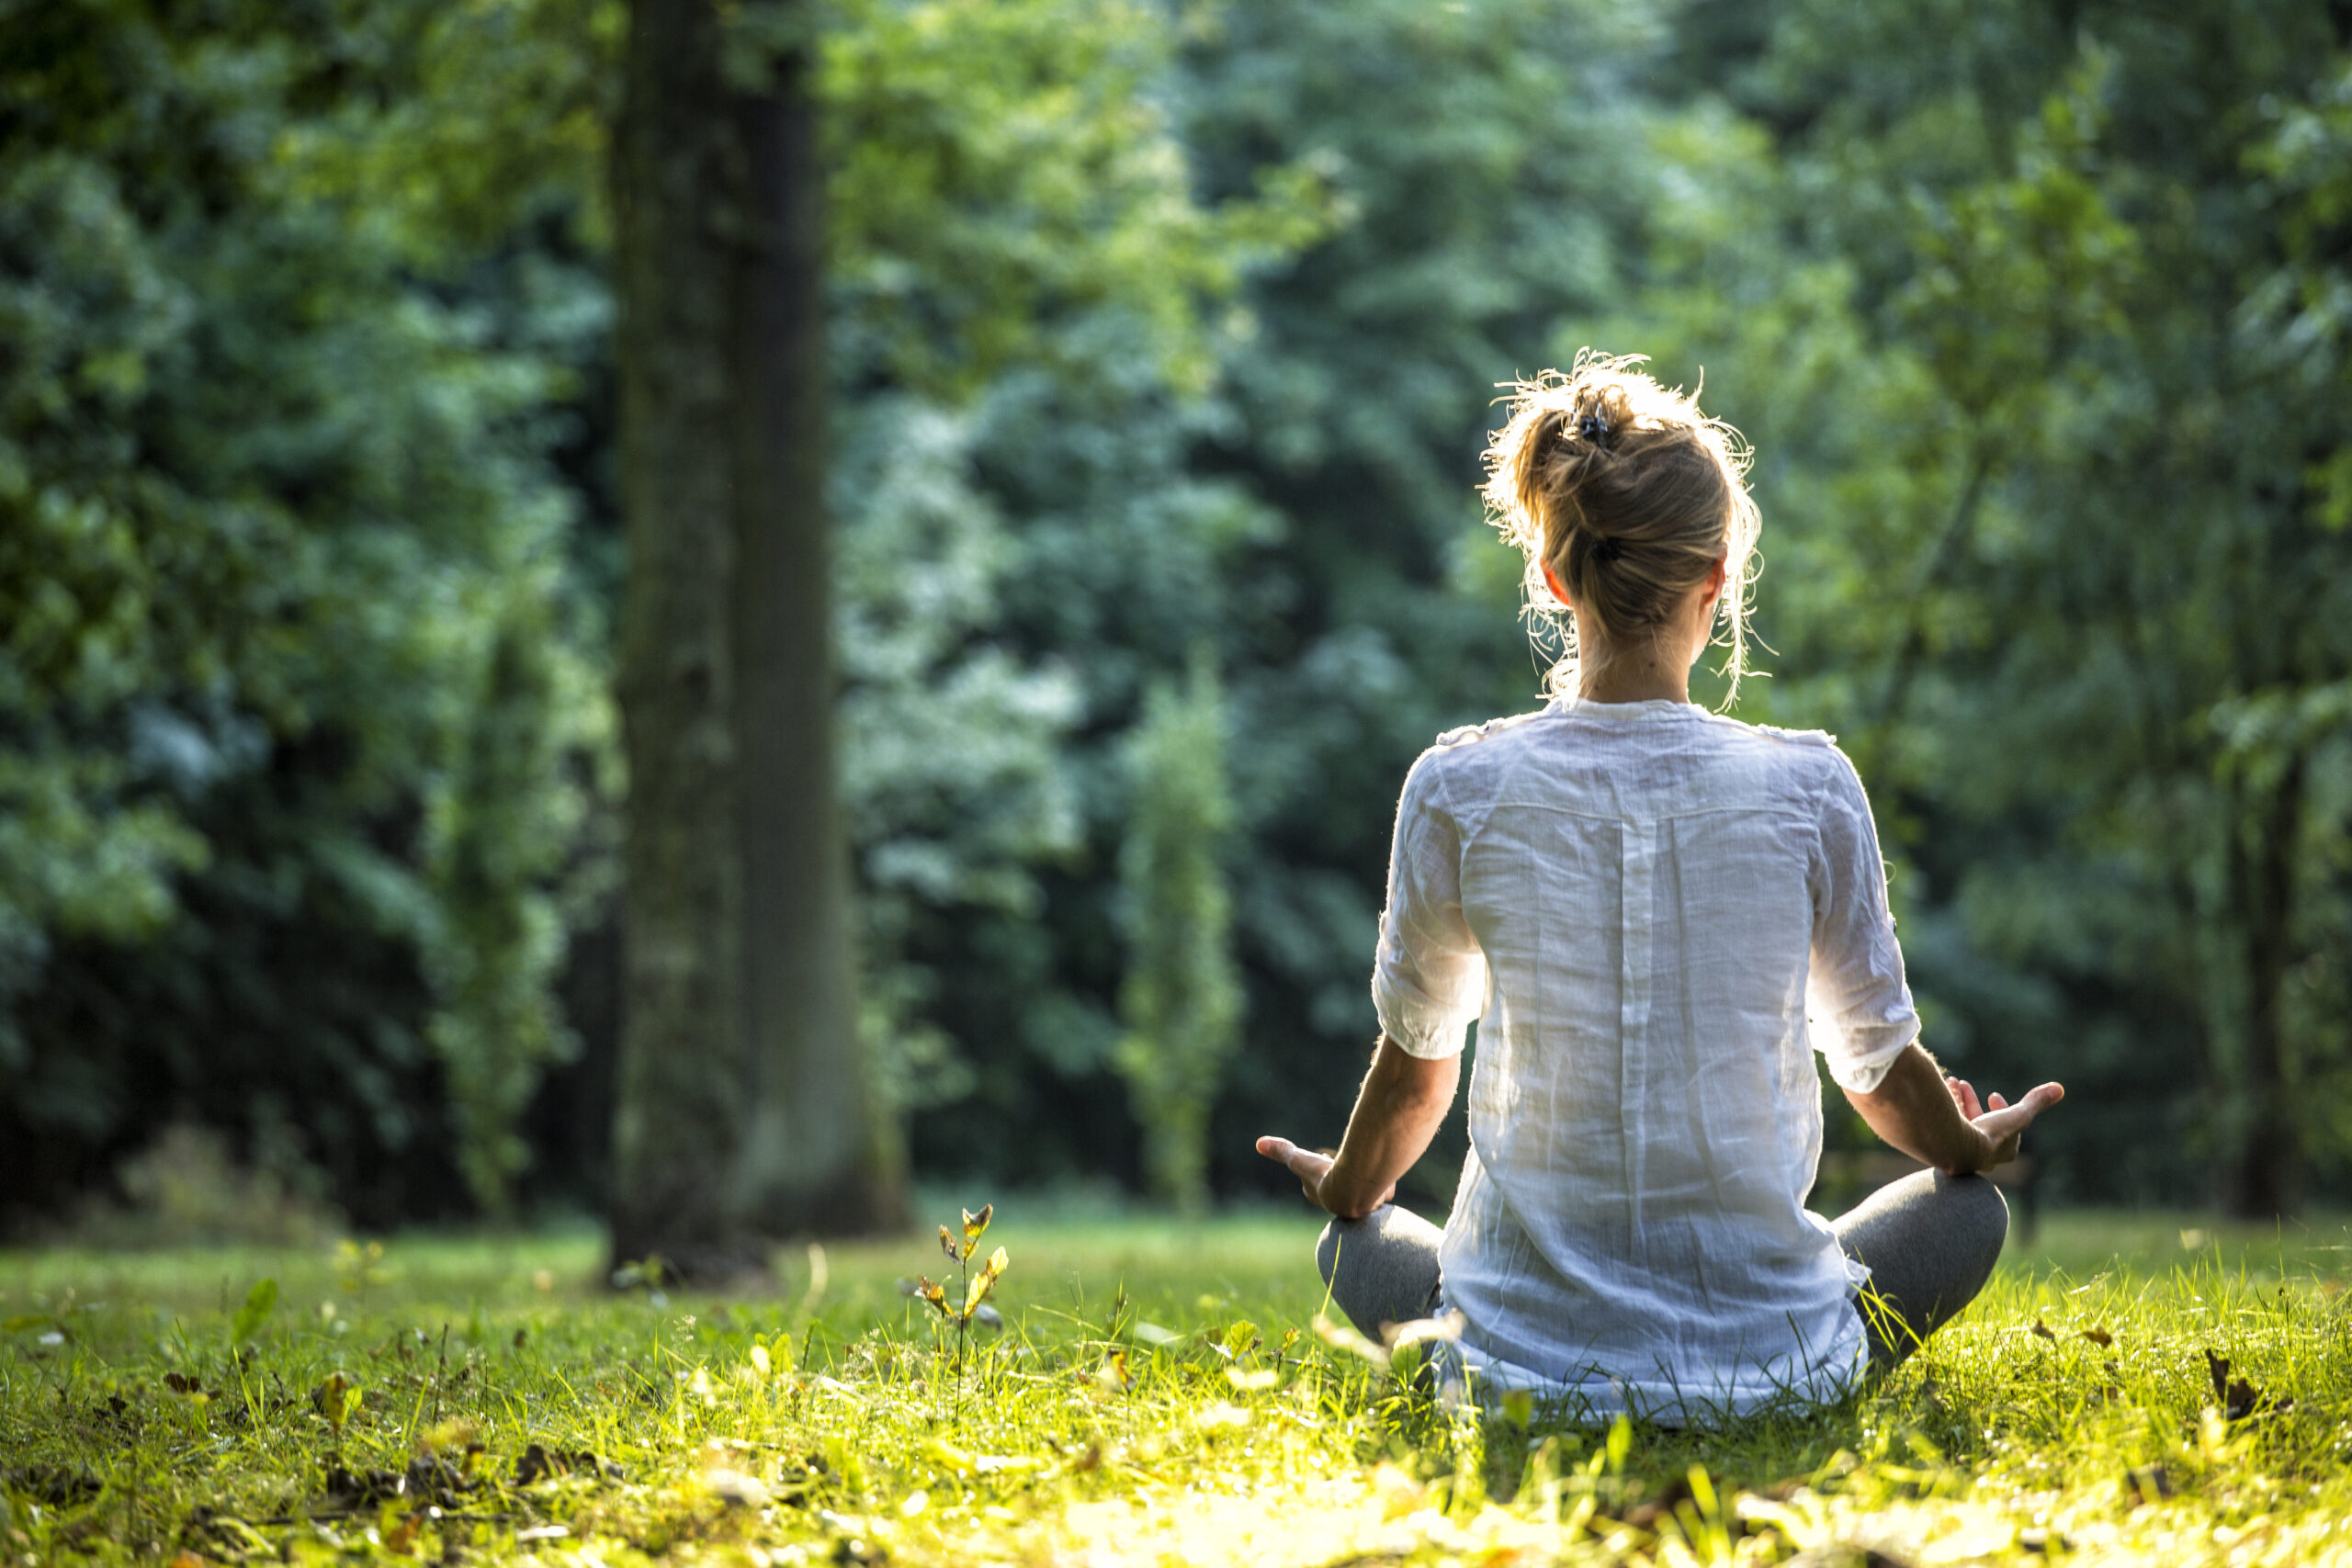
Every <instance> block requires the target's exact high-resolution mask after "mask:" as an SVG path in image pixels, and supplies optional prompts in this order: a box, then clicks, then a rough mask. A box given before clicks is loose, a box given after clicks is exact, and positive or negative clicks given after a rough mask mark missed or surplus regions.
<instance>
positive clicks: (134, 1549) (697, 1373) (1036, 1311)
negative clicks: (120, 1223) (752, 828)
mask: <svg viewBox="0 0 2352 1568" xmlns="http://www.w3.org/2000/svg"><path fill="white" fill-rule="evenodd" d="M1314 1231H1315V1226H1314V1224H1313V1223H1312V1221H1311V1219H1310V1218H1309V1217H1306V1216H1305V1215H1290V1214H1265V1215H1257V1216H1241V1217H1235V1218H1229V1219H1226V1220H1220V1221H1216V1222H1212V1223H1207V1224H1201V1225H1198V1226H1190V1227H1188V1226H1182V1225H1178V1224H1173V1223H1170V1222H1166V1221H1162V1220H1159V1219H1156V1218H1152V1217H1148V1216H1124V1217H1122V1216H1111V1217H1103V1218H1096V1219H1085V1218H1077V1217H1069V1218H1061V1217H1056V1216H1053V1215H1051V1214H1050V1213H1045V1212H1039V1213H1035V1217H1034V1218H1033V1219H1032V1220H1029V1221H1024V1220H1023V1218H1022V1217H1021V1210H1020V1208H1019V1206H1018V1205H1008V1206H1007V1208H1006V1210H1005V1211H1003V1212H1002V1213H1001V1215H1000V1218H999V1219H998V1222H997V1224H996V1227H995V1228H994V1229H992V1230H991V1231H990V1232H989V1237H988V1243H989V1246H990V1247H993V1246H994V1245H995V1244H997V1243H998V1242H1002V1243H1003V1244H1004V1245H1005V1247H1007V1249H1008V1251H1009V1253H1010V1257H1011V1268H1010V1269H1009V1270H1008V1271H1007V1272H1006V1274H1005V1276H1004V1278H1003V1280H1002V1282H1001V1285H999V1286H998V1288H997V1293H996V1295H995V1296H994V1297H992V1298H991V1301H992V1303H994V1304H997V1305H999V1306H1001V1310H1002V1312H1003V1314H1004V1320H1005V1326H1004V1327H1003V1329H1002V1330H1001V1332H997V1333H985V1334H979V1335H978V1337H976V1338H975V1340H974V1341H973V1349H972V1353H971V1355H970V1358H969V1364H968V1366H967V1371H966V1372H965V1373H964V1375H963V1376H962V1377H960V1378H959V1377H957V1376H956V1371H955V1368H956V1361H955V1358H954V1355H953V1351H952V1345H953V1330H952V1328H949V1329H948V1330H947V1331H946V1334H945V1337H944V1338H943V1337H942V1333H941V1330H940V1328H939V1327H938V1326H935V1325H936V1324H937V1321H938V1319H937V1314H936V1313H935V1312H934V1311H933V1309H932V1308H930V1307H929V1306H927V1305H925V1304H923V1303H921V1302H920V1301H917V1300H914V1299H912V1298H910V1296H908V1295H906V1294H904V1293H902V1287H901V1281H902V1280H905V1281H911V1280H913V1279H914V1278H915V1277H916V1276H917V1275H918V1274H921V1273H924V1272H930V1273H933V1274H934V1275H935V1274H937V1273H938V1272H939V1266H940V1262H941V1258H940V1254H939V1249H938V1247H937V1246H936V1244H935V1242H933V1241H931V1240H928V1239H926V1238H924V1237H922V1236H910V1237H909V1238H906V1239H905V1240H903V1241H894V1242H890V1243H886V1244H862V1245H859V1246H855V1247H833V1248H831V1249H826V1250H823V1251H821V1252H817V1253H812V1252H810V1251H809V1250H806V1249H792V1250H787V1251H786V1252H784V1253H782V1254H780V1255H779V1267H778V1269H777V1279H776V1281H775V1283H774V1284H772V1285H770V1286H767V1287H764V1288H763V1289H761V1290H758V1291H745V1292H729V1293H722V1294H716V1295H713V1294H694V1295H684V1294H680V1295H675V1296H669V1297H664V1296H662V1294H661V1292H660V1291H659V1289H658V1281H640V1282H639V1286H638V1287H637V1288H636V1289H634V1290H631V1291H629V1292H626V1293H616V1292H613V1291H612V1290H610V1289H609V1288H607V1286H606V1285H605V1281H604V1280H602V1279H601V1278H600V1277H599V1275H600V1268H601V1261H602V1259H601V1254H600V1250H599V1247H600V1242H599V1238H598V1237H597V1236H596V1235H594V1234H593V1233H590V1232H586V1231H581V1232H576V1233H571V1234H555V1235H519V1236H458V1237H434V1236H423V1235H420V1236H410V1237H401V1238H394V1239H392V1240H390V1242H389V1243H387V1244H385V1246H384V1247H382V1249H381V1251H380V1252H379V1253H377V1254H375V1255H372V1256H371V1255H370V1253H369V1251H368V1248H366V1247H344V1248H341V1249H338V1250H336V1251H334V1252H326V1251H321V1252H317V1253H288V1252H265V1251H207V1252H162V1253H148V1254H98V1253H84V1252H75V1251H72V1250H62V1249H60V1250H49V1251H41V1252H25V1253H15V1254H7V1255H0V1322H5V1325H6V1333H5V1335H4V1336H0V1491H5V1496H6V1502H5V1505H0V1506H4V1507H5V1512H0V1559H5V1560H6V1561H9V1562H26V1563H28V1564H29V1563H33V1562H49V1561H54V1560H57V1559H58V1558H60V1557H61V1556H62V1554H65V1553H76V1554H80V1555H82V1556H84V1557H87V1558H89V1559H91V1560H94V1561H112V1560H118V1559H122V1560H127V1559H130V1558H132V1557H140V1558H156V1557H161V1558H164V1559H172V1558H175V1557H176V1556H178V1555H179V1554H181V1553H183V1552H185V1553H187V1554H190V1555H192V1556H194V1557H197V1558H200V1559H204V1560H209V1561H224V1560H228V1559H234V1558H253V1557H263V1556H267V1557H282V1558H285V1559H288V1560H298V1559H299V1560H311V1561H324V1560H326V1559H328V1558H333V1557H339V1556H343V1555H345V1554H350V1553H361V1554H383V1555H401V1556H411V1557H438V1558H440V1559H441V1560H443V1561H447V1562H458V1561H462V1560H471V1559H474V1558H481V1559H482V1560H484V1561H486V1562H520V1561H528V1560H536V1561H537V1562H545V1563H548V1564H560V1565H562V1568H575V1565H577V1568H623V1565H624V1564H626V1563H630V1562H638V1561H640V1560H645V1559H650V1558H653V1557H676V1558H682V1559H685V1560H689V1561H700V1560H706V1559H707V1560H710V1561H714V1562H747V1563H751V1564H753V1565H755V1568H774V1565H775V1564H777V1563H797V1562H879V1561H882V1560H884V1559H885V1558H888V1560H891V1561H895V1562H908V1563H967V1562H1018V1563H1029V1562H1092V1563H1104V1564H1110V1563H1129V1562H1133V1563H1154V1564H1158V1563H1168V1562H1191V1563H1204V1564H1205V1563H1224V1562H1252V1563H1297V1564H1337V1563H1342V1562H1432V1563H1434V1562H1505V1561H1509V1562H1554V1561H1557V1562H1658V1563H1680V1562H1782V1561H1788V1560H1791V1559H1792V1558H1798V1557H1802V1559H1803V1560H1804V1561H1806V1562H1838V1561H1860V1560H1862V1559H1861V1558H1860V1551H1861V1550H1862V1549H1864V1548H1868V1549H1871V1550H1876V1551H1881V1552H1882V1553H1883V1554H1885V1556H1887V1557H1888V1558H1891V1559H1893V1560H1894V1561H1897V1562H1914V1563H1920V1564H1927V1563H1939V1562H1976V1561H1986V1560H1994V1561H2004V1560H2019V1561H2022V1560H2024V1559H2025V1558H2027V1557H2031V1556H2036V1555H2041V1556H2046V1557H2053V1558H2054V1557H2063V1556H2065V1555H2067V1554H2069V1553H2073V1554H2077V1555H2080V1556H2081V1557H2083V1558H2084V1559H2085V1560H2086V1561H2087V1560H2106V1561H2144V1562H2166V1563H2173V1562H2214V1563H2222V1562H2230V1563H2261V1562H2278V1563H2287V1562H2323V1561H2335V1560H2337V1559H2338V1558H2352V1551H2346V1550H2345V1547H2344V1545H2343V1544H2342V1542H2343V1540H2344V1532H2343V1531H2341V1530H2339V1529H2338V1525H2337V1521H2338V1519H2339V1517H2344V1516H2346V1514H2352V1482H2347V1481H2346V1466H2345V1462H2344V1461H2345V1459H2346V1454H2347V1450H2352V1427H2347V1425H2346V1419H2347V1414H2352V1401H2347V1394H2352V1378H2348V1377H2347V1369H2352V1343H2348V1342H2347V1330H2352V1314H2347V1313H2346V1310H2345V1309H2344V1308H2343V1307H2342V1306H2341V1305H2340V1304H2339V1303H2340V1300H2341V1298H2340V1295H2339V1292H2340V1288H2341V1287H2340V1281H2341V1280H2342V1277H2343V1274H2344V1272H2345V1259H2346V1258H2347V1257H2352V1254H2347V1253H2346V1251H2344V1250H2343V1248H2344V1247H2345V1246H2346V1243H2347V1241H2348V1240H2352V1233H2347V1231H2346V1227H2345V1225H2344V1224H2342V1223H2341V1222H2336V1221H2331V1222H2327V1223H2324V1224H2322V1223H2316V1222H2313V1223H2306V1224H2301V1225H2290V1226H2273V1227H2262V1228H2260V1229H2258V1230H2247V1229H2236V1228H2227V1227H2217V1226H2216V1225H2214V1224H2212V1223H2211V1221H2210V1220H2206V1221H2199V1220H2197V1219H2195V1218H2193V1217H2180V1216H2165V1215H2126V1216H2102V1215H2096V1214H2067V1215H2056V1216H2052V1218H2051V1219H2050V1220H2049V1221H2048V1222H2047V1223H2046V1224H2044V1225H2043V1226H2042V1227H2041V1231H2040V1234H2039V1235H2038V1236H2037V1237H2036V1241H2035V1245H2034V1246H2033V1247H2030V1248H2028V1247H2020V1246H2015V1245H2013V1247H2012V1249H2011V1255H2010V1257H2009V1258H2008V1259H2007V1261H2006V1262H2005V1265H2004V1269H2003V1271H2002V1273H2001V1275H2000V1276H1999V1277H1998V1278H1996V1281H1995V1283H1994V1285H1993V1287H1992V1289H1991V1290H1990V1292H1988V1293H1987V1295H1986V1297H1985V1300H1984V1301H1982V1302H1981V1303H1979V1304H1978V1305H1977V1306H1976V1307H1975V1308H1974V1309H1973V1310H1972V1311H1971V1312H1970V1313H1969V1314H1967V1315H1966V1316H1965V1317H1964V1318H1962V1320H1961V1322H1960V1323H1959V1324H1957V1325H1954V1327H1952V1328H1951V1330H1949V1331H1948V1332H1947V1333H1946V1334H1945V1335H1943V1336H1941V1337H1939V1338H1938V1339H1937V1340H1936V1341H1934V1342H1933V1343H1932V1344H1930V1346H1929V1347H1928V1349H1927V1350H1926V1351H1925V1352H1923V1353H1922V1354H1921V1355H1920V1356H1919V1357H1918V1358H1917V1359H1916V1360H1915V1362H1914V1363H1913V1364H1912V1365H1911V1366H1909V1367H1906V1368H1905V1370H1904V1371H1901V1372H1900V1373H1898V1374H1897V1375H1896V1376H1894V1378H1892V1379H1890V1380H1888V1381H1887V1382H1885V1383H1884V1384H1883V1385H1881V1386H1879V1387H1876V1388H1874V1389H1871V1390H1869V1391H1867V1392H1866V1393H1862V1394H1860V1395H1859V1396H1857V1397H1856V1398H1854V1399H1853V1400H1851V1401H1849V1402H1848V1404H1845V1405H1843V1406H1840V1407H1838V1408H1835V1409H1831V1410H1826V1411H1822V1412H1817V1413H1815V1414H1812V1415H1808V1416H1804V1417H1803V1418H1791V1417H1780V1418H1761V1419H1758V1420H1755V1421H1751V1422H1749V1423H1747V1424H1744V1425H1743V1426H1741V1427H1736V1428H1734V1429H1732V1430H1728V1431H1724V1432H1715V1433H1709V1434H1683V1433H1673V1432H1662V1431H1654V1430H1639V1429H1636V1430H1630V1431H1625V1432H1621V1433H1618V1434H1615V1435H1613V1436H1612V1435H1611V1434H1608V1433H1601V1432H1578V1431H1567V1432H1547V1431H1545V1430H1544V1429H1543V1427H1542V1422H1541V1420H1540V1418H1539V1419H1537V1420H1536V1421H1535V1422H1534V1427H1535V1429H1534V1430H1532V1431H1531V1430H1528V1429H1525V1428H1524V1427H1522V1426H1521V1425H1519V1424H1517V1423H1515V1422H1514V1420H1513V1419H1512V1416H1514V1415H1515V1416H1518V1417H1519V1419H1520V1421H1525V1420H1527V1419H1528V1415H1527V1413H1526V1412H1525V1410H1524V1409H1523V1408H1522V1409H1520V1410H1517V1411H1514V1412H1511V1413H1510V1414H1505V1413H1502V1412H1490V1413H1487V1415H1486V1416H1484V1417H1481V1416H1478V1415H1477V1414H1476V1412H1474V1411H1470V1410H1466V1409H1465V1410H1457V1411H1453V1412H1449V1411H1447V1410H1444V1409H1442V1408H1439V1407H1438V1406H1437V1405H1435V1404H1433V1403H1432V1402H1430V1401H1429V1400H1428V1399H1426V1398H1423V1397H1421V1396H1419V1395H1417V1394H1414V1393H1409V1392H1408V1391H1407V1390H1405V1389H1403V1388H1402V1387H1400V1386H1399V1385H1398V1384H1397V1383H1395V1382H1390V1381H1389V1380H1388V1378H1387V1377H1386V1376H1385V1375H1380V1374H1375V1373H1374V1371H1373V1369H1372V1368H1371V1367H1370V1366H1369V1365H1367V1364H1366V1363H1365V1362H1363V1360H1361V1359H1357V1358H1355V1357H1353V1356H1351V1355H1348V1354H1347V1353H1345V1352H1344V1351H1343V1350H1335V1349H1333V1348H1330V1347H1329V1346H1327V1345H1326V1344H1325V1343H1324V1342H1323V1341H1322V1340H1320V1339H1319V1338H1317V1336H1316V1335H1315V1334H1314V1333H1313V1332H1312V1329H1311V1327H1310V1326H1309V1325H1310V1323H1311V1320H1312V1318H1313V1317H1314V1315H1315V1314H1316V1313H1317V1310H1318V1309H1319V1307H1320V1306H1321V1304H1322V1300H1321V1292H1320V1291H1319V1289H1318V1288H1317V1282H1316V1280H1315V1278H1314V1274H1313V1269H1312V1266H1311V1264H1310V1263H1309V1261H1308V1249H1309V1247H1310V1244H1311V1241H1312V1238H1313V1235H1314ZM2184 1233H2188V1235H2186V1236H2185V1237H2184ZM262 1280H273V1281H275V1284H276V1291H275V1297H274V1300H273V1299H271V1292H267V1291H258V1292H257V1291H256V1289H255V1287H256V1286H257V1284H258V1283H259V1282H260V1281H262ZM241 1312H243V1320H242V1322H241V1320H240V1313H241ZM241 1329H243V1331H244V1332H243V1335H242V1336H241V1334H240V1330H241ZM2209 1351H2210V1352H2211V1353H2212V1355H2213V1356H2214V1357H2218V1358H2221V1359H2224V1360H2226V1361H2227V1362H2228V1367H2227V1369H2226V1370H2222V1371H2217V1370H2216V1367H2217V1363H2216V1362H2214V1361H2212V1360H2210V1359H2209V1357H2208V1352H2209ZM182 1568H187V1565H186V1564H185V1563H183V1564H182Z"/></svg>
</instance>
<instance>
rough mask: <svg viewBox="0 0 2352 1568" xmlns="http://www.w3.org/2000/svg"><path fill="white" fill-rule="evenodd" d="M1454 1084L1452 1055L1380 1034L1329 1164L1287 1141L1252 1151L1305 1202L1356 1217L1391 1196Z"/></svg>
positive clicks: (1456, 1063) (1457, 1064)
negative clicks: (1412, 1047) (1283, 1173)
mask: <svg viewBox="0 0 2352 1568" xmlns="http://www.w3.org/2000/svg"><path fill="white" fill-rule="evenodd" d="M1461 1078H1462V1057H1461V1055H1460V1054H1459V1053H1458V1052H1457V1053H1455V1054H1453V1055H1445V1056H1416V1055H1410V1054H1409V1053H1408V1052H1407V1051H1405V1050H1404V1049H1403V1048H1402V1047H1401V1046H1399V1045H1398V1044H1397V1043H1396V1042H1395V1041H1393V1040H1391V1039H1389V1038H1388V1036H1387V1035H1385V1034H1383V1035H1382V1036H1381V1037H1380V1044H1379V1045H1378V1047H1377V1048H1375V1049H1374V1052H1373V1056H1372V1070H1371V1071H1370V1072H1368V1073H1366V1074H1364V1078H1363V1088H1362V1089H1359V1090H1357V1091H1356V1108H1355V1110H1354V1111H1353V1112H1352V1113H1351V1114H1350V1115H1349V1117H1348V1131H1347V1135H1346V1136H1345V1137H1343V1138H1341V1139H1340V1153H1339V1155H1338V1156H1337V1157H1336V1158H1335V1157H1333V1156H1329V1155H1319V1154H1317V1153H1316V1152H1315V1151H1314V1150H1313V1149H1302V1148H1300V1147H1299V1146H1298V1145H1296V1144H1294V1143H1292V1142H1291V1141H1290V1140H1289V1139H1288V1138H1275V1137H1266V1138H1261V1139H1259V1140H1258V1152H1259V1153H1260V1154H1261V1155H1264V1156H1266V1157H1267V1158H1268V1159H1271V1160H1275V1161H1278V1162H1280V1163H1281V1164H1283V1165H1285V1166H1288V1167H1289V1168H1290V1171H1291V1174H1292V1175H1294V1176H1295V1177H1297V1178H1298V1184H1299V1186H1300V1187H1301V1188H1302V1189H1303V1190H1305V1191H1306V1197H1307V1201H1309V1202H1312V1203H1314V1204H1316V1205H1317V1207H1320V1208H1324V1209H1329V1211H1330V1212H1331V1213H1334V1214H1337V1215H1338V1216H1339V1217H1340V1218H1341V1219H1343V1220H1353V1219H1360V1218H1362V1217H1363V1215H1365V1214H1369V1213H1372V1212H1373V1211H1374V1209H1377V1208H1379V1207H1380V1206H1381V1205H1382V1204H1383V1203H1385V1202H1387V1201H1389V1200H1391V1199H1393V1198H1394V1197H1396V1196H1397V1181H1398V1179H1400V1178H1402V1177H1403V1176H1404V1174H1405V1173H1406V1172H1407V1171H1408V1170H1410V1169H1412V1168H1413V1163H1414V1161H1416V1160H1418V1159H1419V1158H1420V1157H1421V1156H1422V1155H1423V1154H1425V1153H1427V1152H1428V1150H1429V1146H1430V1139H1431V1138H1433V1137H1435V1136H1437V1130H1438V1126H1439V1124H1440V1123H1441V1122H1443V1121H1444V1120H1445V1112H1446V1110H1447V1108H1448V1107H1450V1106H1452V1105H1453V1090H1454V1088H1455V1086H1456V1085H1457V1084H1458V1083H1460V1082H1461Z"/></svg>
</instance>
